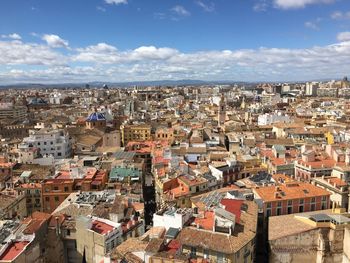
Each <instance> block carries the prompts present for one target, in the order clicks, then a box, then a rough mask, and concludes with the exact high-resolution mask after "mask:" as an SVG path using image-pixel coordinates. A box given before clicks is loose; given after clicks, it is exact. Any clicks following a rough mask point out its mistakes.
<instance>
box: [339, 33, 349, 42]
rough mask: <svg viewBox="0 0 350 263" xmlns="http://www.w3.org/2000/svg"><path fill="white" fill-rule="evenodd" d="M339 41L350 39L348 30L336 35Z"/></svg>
mask: <svg viewBox="0 0 350 263" xmlns="http://www.w3.org/2000/svg"><path fill="white" fill-rule="evenodd" d="M337 39H338V40H339V41H350V32H340V33H339V34H338V35H337Z"/></svg>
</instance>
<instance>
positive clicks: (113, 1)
mask: <svg viewBox="0 0 350 263" xmlns="http://www.w3.org/2000/svg"><path fill="white" fill-rule="evenodd" d="M105 2H106V3H107V4H110V5H121V4H123V5H126V4H127V3H128V0H105Z"/></svg>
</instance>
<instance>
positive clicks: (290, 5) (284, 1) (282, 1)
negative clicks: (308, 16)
mask: <svg viewBox="0 0 350 263" xmlns="http://www.w3.org/2000/svg"><path fill="white" fill-rule="evenodd" d="M333 2H335V0H274V4H275V6H276V7H277V8H281V9H297V8H304V7H306V6H307V5H312V4H330V3H333Z"/></svg>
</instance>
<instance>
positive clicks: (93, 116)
mask: <svg viewBox="0 0 350 263" xmlns="http://www.w3.org/2000/svg"><path fill="white" fill-rule="evenodd" d="M105 120H106V118H105V116H104V115H103V114H102V113H100V112H94V113H91V114H90V116H89V117H88V118H87V119H86V121H90V122H94V121H105Z"/></svg>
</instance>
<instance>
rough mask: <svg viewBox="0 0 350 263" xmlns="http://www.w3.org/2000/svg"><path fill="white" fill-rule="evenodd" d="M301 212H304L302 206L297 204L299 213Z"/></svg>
mask: <svg viewBox="0 0 350 263" xmlns="http://www.w3.org/2000/svg"><path fill="white" fill-rule="evenodd" d="M302 212H304V206H303V205H301V206H299V213H302Z"/></svg>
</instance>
